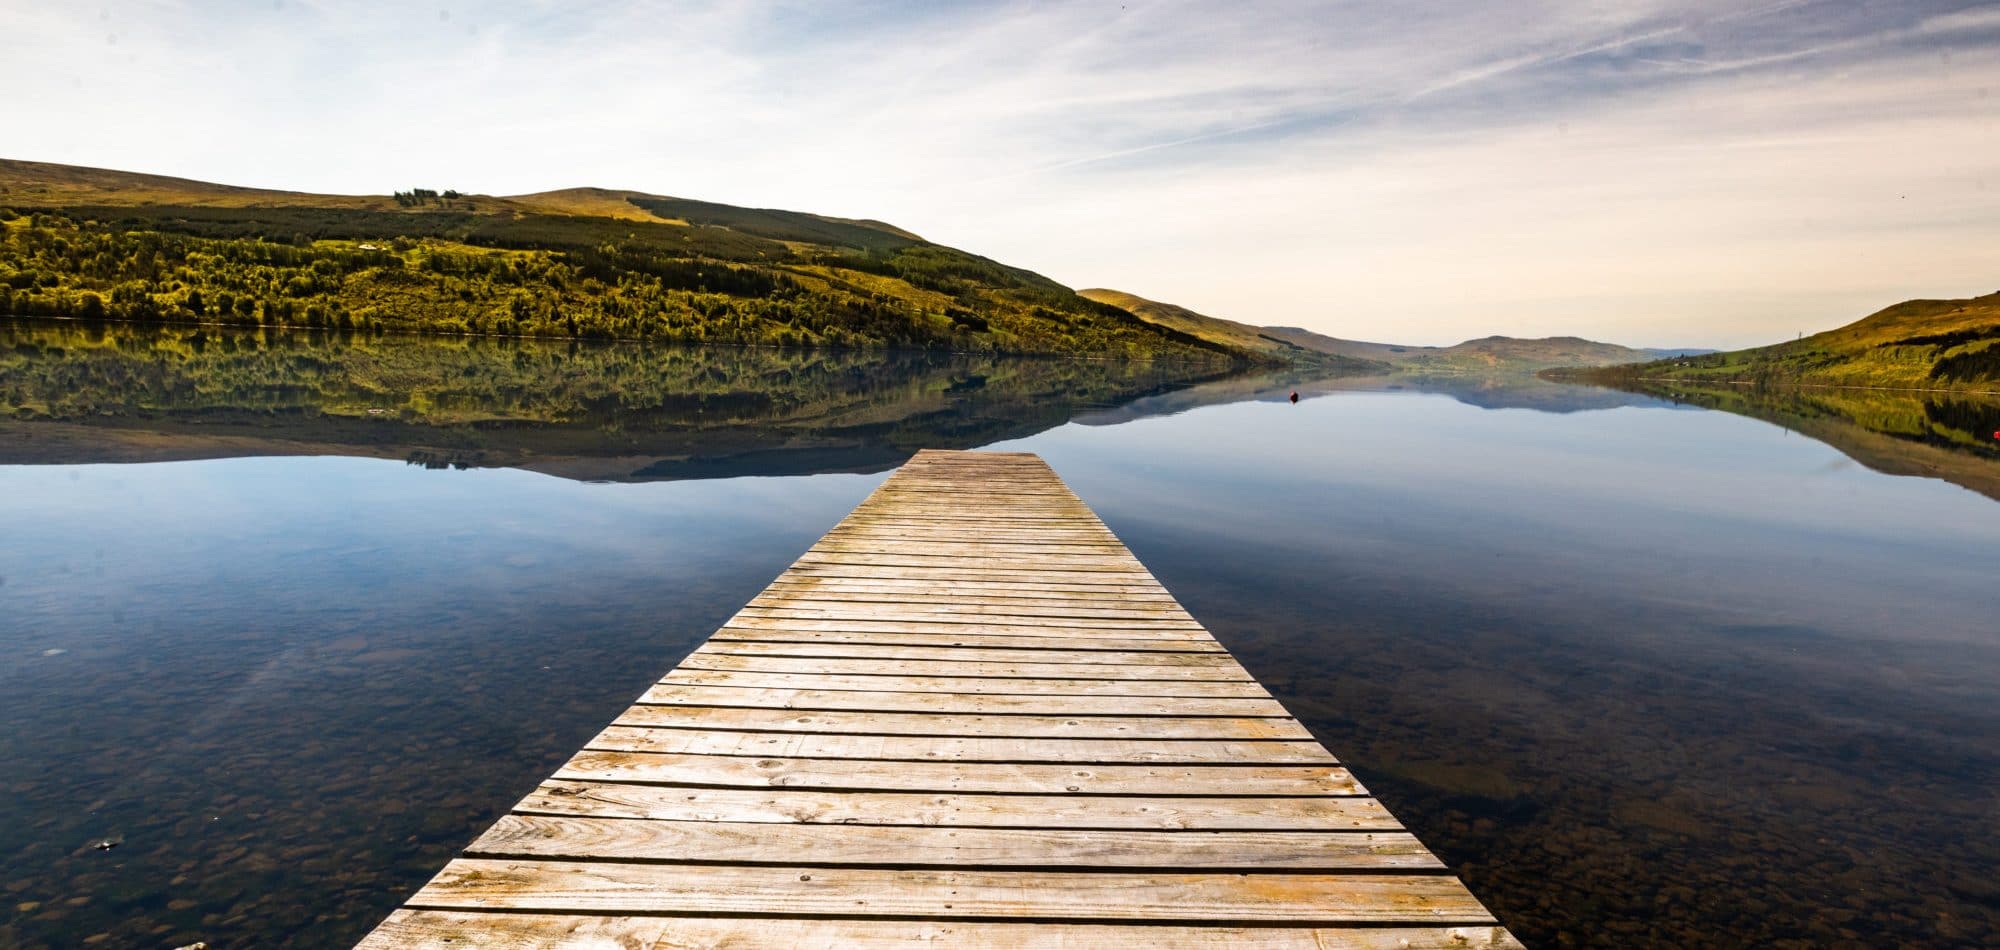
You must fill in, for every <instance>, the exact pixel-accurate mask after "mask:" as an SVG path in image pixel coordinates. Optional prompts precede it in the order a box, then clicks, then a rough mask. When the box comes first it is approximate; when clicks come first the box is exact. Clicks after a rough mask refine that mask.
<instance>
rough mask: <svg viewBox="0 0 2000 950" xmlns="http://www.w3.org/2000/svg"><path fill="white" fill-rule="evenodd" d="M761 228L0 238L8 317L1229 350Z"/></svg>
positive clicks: (435, 221) (464, 222)
mask: <svg viewBox="0 0 2000 950" xmlns="http://www.w3.org/2000/svg"><path fill="white" fill-rule="evenodd" d="M399 194H409V195H411V196H412V198H413V200H431V199H432V198H434V197H435V198H437V199H442V198H443V197H444V195H443V194H442V193H436V192H432V191H430V190H429V189H414V190H413V191H412V192H410V193H399ZM715 207H724V206H715ZM734 210H737V211H741V210H742V209H734ZM757 214H762V215H766V216H767V217H770V219H771V220H769V221H765V220H763V219H756V218H751V219H749V220H747V221H743V222H737V223H739V224H743V225H744V227H745V228H747V230H738V229H736V228H734V227H728V226H724V225H721V224H713V225H691V226H681V225H672V224H662V223H652V222H633V221H622V220H614V219H608V218H588V217H580V216H575V217H573V216H561V215H498V214H474V213H469V212H459V211H428V210H427V211H423V212H419V213H406V212H393V211H366V210H355V209H339V208H205V207H204V208H194V207H185V208H98V207H93V208H68V209H62V210H60V211H57V210H45V211H33V212H28V213H26V214H25V216H18V215H17V216H12V217H11V219H9V220H5V222H4V230H0V235H3V236H4V241H0V310H4V312H5V313H8V314H13V315H19V316H42V317H72V318H83V319H120V320H133V321H140V322H148V323H221V324H229V325H234V326H241V327H251V326H264V327H278V326H296V327H307V328H321V329H338V330H350V331H360V332H369V333H373V332H385V331H392V330H393V331H413V332H442V333H454V334H494V335H506V336H533V337H569V338H597V339H613V338H616V339H641V340H657V341H665V342H676V343H728V344H767V345H779V346H809V347H898V348H927V349H943V350H955V351H969V352H978V351H986V352H1002V351H1004V352H1027V353H1052V354H1091V355H1105V356H1116V357H1127V358H1147V359H1150V358H1169V359H1193V360H1202V361H1218V360H1229V359H1232V358H1234V357H1236V356H1237V354H1234V353H1233V352H1232V351H1228V350H1225V349H1222V348H1219V347H1216V346H1214V345H1212V344H1208V343H1205V342H1203V341H1201V340H1198V339H1196V338H1193V337H1189V336H1186V335H1184V334H1178V333H1174V332H1172V331H1168V330H1165V329H1163V328H1159V327H1155V326H1153V325H1151V324H1146V323H1144V322H1143V321H1140V320H1138V318H1136V317H1133V316H1132V315H1130V314H1128V313H1126V312H1124V311H1122V310H1118V309H1116V308H1112V307H1106V306H1104V305H1101V304H1096V303H1093V302H1091V301H1087V300H1084V299H1083V298H1081V297H1077V296H1076V295H1075V294H1073V293H1071V292H1070V291H1069V290H1068V289H1067V288H1064V287H1062V286H1060V285H1058V284H1056V283H1054V282H1053V281H1049V280H1047V279H1046V278H1042V277H1040V276H1039V275H1035V274H1031V273H1028V272H1026V271H1020V270H1016V269H1013V268H1008V267H1005V266H1004V265H1000V264H998V263H996V262H993V261H989V260H986V259H984V258H979V257H976V256H974V255H970V254H966V253H964V252H961V251H955V250H952V249H949V248H943V247H939V246H936V245H930V244H925V243H922V242H920V241H916V240H914V239H907V238H901V237H896V236H894V235H888V236H887V237H885V238H883V239H881V240H877V239H875V238H873V237H870V238H868V239H867V243H868V244H870V245H871V246H867V247H857V246H846V247H839V246H833V245H805V244H800V243H786V241H787V240H788V239H793V238H796V237H798V236H801V235H804V234H811V235H812V236H815V237H818V238H819V239H821V240H827V241H835V240H842V239H844V238H845V237H846V236H851V235H854V234H857V233H860V232H867V233H868V234H871V235H884V234H886V233H887V232H881V231H876V230H874V229H871V228H868V227H864V226H861V225H854V224H848V223H844V222H839V221H831V220H828V221H823V222H822V221H821V219H816V218H814V219H811V221H809V222H808V223H807V224H804V225H795V224H792V223H788V221H787V219H786V218H785V217H784V216H786V215H789V216H790V217H792V218H805V217H809V216H799V215H792V214H791V213H789V212H758V213H757ZM695 217H699V215H695ZM812 222H820V224H817V225H815V224H813V223H812ZM759 231H763V232H766V233H763V234H760V233H757V232H759Z"/></svg>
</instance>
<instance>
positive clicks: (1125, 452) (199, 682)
mask: <svg viewBox="0 0 2000 950" xmlns="http://www.w3.org/2000/svg"><path fill="white" fill-rule="evenodd" d="M1244 395H1247V393H1246V394H1244ZM1162 398H1163V399H1164V398H1167V397H1162ZM1201 402H1202V400H1200V399H1194V400H1191V401H1190V402H1189V403H1188V404H1189V405H1194V406H1196V408H1191V409H1188V410H1187V411H1183V412H1179V413H1178V414H1173V415H1165V416H1151V417H1146V416H1143V414H1139V413H1132V414H1131V415H1134V416H1138V417H1137V418H1135V419H1133V421H1127V422H1123V423H1122V424H1116V425H1081V424H1075V423H1072V424H1067V425H1062V426H1060V427H1058V428H1054V429H1050V430H1048V431H1045V432H1042V433H1040V434H1038V435H1034V436H1031V437H1028V438H1024V439H1017V440H1014V441H1009V442H1004V443H1000V444H999V445H997V446H996V447H998V448H1005V449H1010V450H1025V451H1034V452H1039V453H1042V454H1043V455H1044V457H1046V458H1047V459H1048V460H1049V462H1050V463H1051V464H1053V465H1054V466H1055V468H1056V470H1057V471H1058V472H1059V473H1060V474H1061V475H1062V476H1063V477H1064V478H1065V479H1067V480H1068V481H1069V482H1070V484H1071V485H1072V487H1074V488H1075V489H1076V491H1077V492H1078V493H1079V494H1080V495H1081V496H1082V497H1083V498H1084V499H1085V500H1086V501H1087V502H1089V503H1090V504H1091V505H1092V506H1093V507H1094V508H1095V509H1096V510H1097V511H1098V512H1099V513H1100V514H1101V515H1102V516H1103V517H1104V519H1105V520H1106V522H1107V523H1109V524H1110V525H1111V527H1112V528H1113V529H1114V530H1115V531H1117V532H1118V534H1119V535H1120V536H1121V537H1122V538H1124V539H1125V540H1126V541H1127V543H1128V544H1130V545H1131V546H1132V548H1133V549H1134V551H1135V552H1136V553H1137V554H1138V555H1139V557H1140V558H1141V559H1142V560H1144V561H1145V562H1146V563H1147V564H1148V565H1149V566H1150V567H1152V568H1153V569H1154V571H1155V572H1156V573H1157V574H1158V575H1159V576H1160V577H1161V579H1162V580H1163V581H1164V582H1165V583H1166V584H1167V585H1168V587H1169V588H1171V589H1172V590H1173V591H1174V592H1175V593H1176V595H1178V596H1179V597H1180V598H1181V599H1182V601H1183V602H1184V603H1185V604H1186V605H1187V606H1188V608H1189V609H1190V610H1192V611H1193V612H1194V613H1195V615H1196V616H1197V617H1199V618H1200V619H1202V620H1203V621H1204V622H1206V623H1207V624H1208V625H1209V626H1210V627H1211V628H1212V629H1213V630H1214V631H1215V633H1216V635H1217V636H1218V637H1219V638H1221V639H1222V640H1223V642H1224V643H1226V644H1227V645H1229V646H1230V647H1231V648H1232V649H1233V650H1234V651H1236V652H1237V653H1238V655H1239V656H1240V657H1241V658H1242V659H1243V661H1244V662H1245V664H1246V666H1248V667H1249V668H1250V669H1251V671H1252V672H1253V673H1255V674H1257V675H1258V676H1259V677H1260V678H1261V679H1263V680H1264V681H1265V683H1266V684H1267V685H1269V686H1270V687H1271V688H1272V689H1273V691H1274V692H1276V693H1278V695H1279V696H1280V698H1281V699H1283V700H1285V702H1286V703H1287V704H1288V705H1289V706H1290V707H1291V708H1292V709H1293V710H1294V711H1295V712H1296V713H1297V714H1298V715H1299V716H1300V717H1301V718H1302V719H1303V720H1305V721H1306V722H1307V723H1308V725H1310V726H1311V727H1312V728H1313V729H1314V730H1315V732H1316V733H1317V734H1318V735H1319V736H1320V737H1321V738H1322V739H1324V740H1325V741H1326V742H1327V743H1328V744H1329V745H1330V747H1331V748H1332V749H1333V750H1334V751H1335V753H1336V754H1339V755H1341V756H1342V757H1343V758H1344V759H1346V760H1348V761H1349V762H1351V763H1352V764H1353V765H1354V767H1355V768H1356V770H1357V771H1358V772H1359V773H1360V774H1361V776H1362V777H1363V779H1364V780H1365V781H1366V782H1367V783H1368V784H1369V785H1370V786H1371V788H1373V789H1374V790H1375V791H1376V792H1377V793H1378V794H1379V795H1381V797H1382V798H1383V799H1384V800H1385V801H1387V803H1388V804H1389V805H1390V807H1391V808H1392V809H1394V810H1395V811H1396V813H1397V814H1398V815H1399V816H1400V817H1401V818H1403V819H1404V821H1405V822H1406V823H1408V824H1409V825H1410V826H1411V827H1412V828H1413V830H1415V831H1416V832H1417V833H1418V834H1419V836H1420V837H1422V838H1423V839H1424V840H1425V841H1426V842H1427V843H1429V844H1431V845H1432V846H1433V847H1434V848H1435V849H1437V850H1438V851H1439V852H1440V853H1441V854H1442V855H1443V856H1444V857H1445V858H1446V859H1447V860H1448V861H1450V862H1452V863H1453V864H1454V865H1456V866H1458V867H1460V868H1462V869H1463V871H1464V872H1465V874H1466V876H1467V879H1468V882H1469V883H1470V884H1471V886H1472V887H1473V890H1474V891H1475V893H1477V894H1479V896H1480V897H1481V898H1482V899H1484V900H1485V901H1486V902H1487V903H1488V904H1489V905H1490V906H1492V907H1493V908H1494V909H1495V911H1496V912H1497V913H1498V914H1499V915H1500V916H1501V918H1502V920H1503V921H1504V922H1506V923H1507V924H1508V925H1509V926H1511V927H1513V928H1514V929H1515V931H1516V932H1517V933H1518V934H1520V935H1521V936H1522V937H1523V938H1524V939H1526V940H1528V941H1529V943H1530V944H1531V945H1541V946H1561V945H1569V944H1592V943H1602V942H1604V941H1606V940H1608V939H1613V938H1624V939H1627V940H1630V941H1634V942H1637V943H1641V944H1644V943H1656V944H1659V945H1689V944H1704V943H1705V944H1716V943H1756V944H1766V943H1771V942H1774V941H1779V940H1784V939H1792V940H1800V941H1808V942H1811V943H1815V944H1822V945H1830V944H1839V943H1843V942H1855V941H1861V942H1867V943H1893V942H1908V943H1920V944H1930V945H1940V946H1944V945H1961V946H1969V945H1975V944H1980V943H1990V942H1993V941H1996V940H2000V887H1996V886H1995V885H1993V884H1992V883H1991V882H1990V875H1991V870H1992V868H1993V867H1995V866H2000V844H1996V843H1995V840H1994V836H1992V835H1991V834H1989V833H1987V832H1986V831H1985V830H1984V829H1988V828H1990V826H1991V822H1992V816H1993V815H1994V814H1996V813H2000V791H1996V789H2000V781H1996V780H2000V687H1996V686H1995V683H1996V682H2000V675H1996V674H2000V632H1996V631H2000V623H1997V622H1996V619H1995V618H1996V616H2000V587H1996V585H1995V583H1994V580H1993V578H1995V577H2000V505H1996V504H1995V503H1994V502H1993V501H1991V500H1989V499H1987V498H1984V497H1981V496H1980V495H1977V494H1974V493H1973V492H1971V491H1968V490H1966V489H1963V488H1959V487H1956V486H1955V485H1952V484H1949V483H1946V482H1942V481H1933V480H1926V479H1917V478H1897V477H1890V476H1886V475H1882V474H1878V473H1876V472H1873V471H1870V470H1868V469H1866V468H1863V467H1861V466H1860V465H1858V464H1855V463H1854V462H1852V461H1849V460H1848V458H1847V457H1846V456H1844V455H1842V454H1841V453H1840V452H1839V451H1836V450H1835V449H1833V448H1831V447H1829V446H1828V445H1827V444H1825V443H1822V442H1819V441H1815V440H1813V439H1809V438H1805V437H1803V436H1800V435H1797V434H1793V433H1788V432H1787V431H1785V430H1784V429H1782V428H1779V427H1776V426H1772V425H1769V424H1766V423H1763V422H1759V421H1756V420H1753V419H1748V418H1744V417H1741V416H1736V415H1729V414H1725V413H1720V412H1708V411H1696V410H1688V409H1678V410H1676V409H1673V408H1670V407H1669V406H1667V405H1666V404H1665V403H1652V402H1648V401H1647V400H1644V399H1633V398H1626V397H1623V396H1621V397H1620V398H1619V399H1616V400H1611V401H1610V402H1609V403H1608V404H1609V405H1611V406H1613V407H1612V408H1603V409H1598V410H1594V411H1581V412H1567V413H1560V414H1558V413H1551V412H1540V411H1533V410H1529V409H1500V410H1489V409H1482V408H1479V407H1477V406H1475V405H1473V404H1471V403H1470V402H1468V401H1463V400H1455V399H1452V398H1449V397H1447V396H1444V395H1438V394H1431V393H1423V392H1415V391H1403V392H1388V391H1381V390H1380V389H1359V390H1354V391H1331V392H1328V393H1326V394H1323V395H1319V394H1311V398H1307V399H1305V400H1304V401H1302V402H1301V403H1299V404H1298V405H1290V404H1286V403H1283V402H1271V401H1249V402H1234V403H1230V402H1226V401H1225V402H1223V403H1222V404H1215V405H1206V406H1202V405H1200V403H1201ZM1620 402H1624V403H1634V402H1636V403H1637V405H1622V406H1620V405H1618V403H1620ZM1168 408H1171V406H1161V407H1156V409H1157V410H1159V411H1163V410H1165V409H1168ZM1097 421H1106V420H1101V419H1100V420H1097ZM902 438H905V439H907V438H908V435H907V433H906V434H904V435H903V436H902ZM882 477H883V476H882V475H880V474H870V475H855V474H833V475H816V476H795V477H782V478H777V477H773V478H727V479H712V480H702V481H659V482H644V483H636V484H593V483H585V482H579V481H571V480H566V479H563V478H557V477H552V476H548V475H543V474H537V473H532V472H526V471H520V470H515V469H505V468H501V469H475V470H471V471H454V470H432V469H426V468H424V467H421V466H418V465H410V464H405V463H402V462H397V461H384V460H379V459H361V458H341V457H294V458H236V459H218V460H204V461H185V462H168V463H150V464H122V465H60V464H52V465H12V466H0V524H4V525H5V543H4V544H0V656H5V657H7V662H5V663H0V792H4V793H5V794H4V798H0V853H6V854H8V855H9V856H10V858H9V861H8V863H7V867H6V869H5V871H4V873H0V888H4V890H5V894H4V895H0V898H4V902H0V944H8V945H16V944H18V945H23V946H68V945H73V944H76V943H78V942H80V941H82V940H84V939H86V938H89V937H91V936H94V935H98V934H107V935H109V936H107V937H105V938H103V939H104V941H107V942H108V945H138V946H146V945H155V944H157V945H161V946H174V945H178V944H184V943H188V942H192V941H194V940H207V941H209V943H210V946H212V947H235V946H249V945H253V944H276V943H291V944H297V945H327V946H337V945H345V944H347V943H350V942H351V941H352V940H353V939H354V938H356V937H357V936H358V935H359V934H360V933H362V932H363V931H365V930H366V929H367V928H368V927H370V926H372V925H373V924H374V923H375V922H376V921H377V920H378V919H379V918H380V917H381V916H382V915H383V914H385V913H386V912H387V911H388V910H389V909H390V908H391V907H393V906H394V905H396V904H397V903H399V902H400V901H401V900H402V899H403V897H404V896H406V894H407V892H408V891H410V890H411V889H413V888H414V887H416V886H417V885H418V884H420V883H421V882H422V881H423V880H424V879H425V878H426V877H428V876H429V874H431V873H432V872H433V871H434V870H435V869H436V868H437V867H438V866H440V865H441V864H442V863H443V862H444V861H445V860H446V859H447V858H448V857H449V856H450V855H451V854H453V853H455V852H456V851H457V850H458V849H459V848H460V847H462V846H463V845H464V843H465V842H466V841H467V840H469V839H470V838H471V837H472V836H473V835H474V834H476V833H477V832H478V830H480V829H481V828H482V827H484V825H485V824H486V823H488V822H490V821H491V820H492V818H493V817H494V816H495V815H497V814H498V813H499V812H500V811H503V810H504V809H505V808H506V807H507V806H509V805H510V804H512V803H513V801H514V800H515V799H517V798H518V797H519V796H520V795H521V794H523V793H524V792H525V791H526V790H527V789H528V788H530V787H532V785H533V784H534V783H535V782H536V781H537V780H539V779H540V778H541V777H543V776H544V775H546V774H547V773H548V772H549V771H551V770H552V769H553V768H554V767H555V766H556V765H557V764H558V763H560V762H561V761H562V760H563V759H564V758H566V757H567V756H568V755H569V753H570V752H571V751H573V750H574V749H575V748H576V747H577V746H579V745H581V743H582V742H583V741H584V740H585V739H586V738H588V737H589V736H590V735H591V734H593V733H594V732H595V731H596V730H597V729H598V728H600V727H601V726H602V724H603V723H604V722H606V721H608V720H609V719H610V718H611V717H612V716H613V715H614V714H615V713H616V712H617V711H618V710H620V709H622V708H623V707H624V706H626V705H627V704H629V703H630V702H631V700H632V699H633V697H634V696H636V695H637V694H638V693H639V692H640V691H641V690H642V689H643V687H644V686H645V685H646V684H647V683H648V682H650V681H651V680H652V679H654V678H656V677H657V676H658V675H660V674H661V673H662V672H664V671H665V670H666V669H667V668H669V667H670V666H671V665H672V664H673V663H675V662H676V661H678V660H679V658H680V657H681V656H682V655H683V654H685V653H686V651H687V650H689V649H691V648H692V647H693V646H694V645H695V644H696V643H698V642H699V641H700V639H701V638H702V637H704V636H706V635H707V633H708V632H709V631H710V630H712V629H713V628H714V627H715V626H716V625H717V624H719V623H720V622H721V620H722V619H723V618H725V617H726V616H728V615H729V614H730V613H731V612H733V611H734V610H735V609H736V608H737V607H738V606H740V605H741V604H742V602H743V601H745V600H747V599H748V598H749V597H750V596H751V595H752V594H754V593H755V592H756V591H757V590H758V589H759V588H761V587H762V586H763V585H764V584H765V583H766V582H768V581H769V580H770V578H771V577H773V576H774V575H776V573H777V572H778V571H780V570H781V569H783V567H784V566H785V565H786V564H788V563H789V562H790V561H791V560H792V559H793V558H794V557H796V556H797V554H798V553H799V552H801V551H803V550H804V549H805V548H806V547H807V546H809V545H810V544H811V543H812V542H813V541H814V540H815V539H817V538H818V537H819V535H820V534H821V533H823V532H824V531H825V530H826V529H827V528H828V527H830V526H831V525H832V524H833V523H834V522H835V521H836V520H838V519H839V518H840V516H841V515H843V514H844V513H845V512H846V511H847V510H848V509H849V508H850V507H852V506H853V505H854V504H855V503H856V502H858V501H859V500H860V499H861V497H862V496H864V495H865V494H866V493H867V492H868V491H869V490H870V489H871V488H872V487H873V486H874V485H875V484H877V483H878V482H879V481H880V479H881V478H882ZM106 843H109V844H111V845H112V847H111V848H109V849H103V850H100V849H99V848H97V847H96V846H97V845H101V844H106Z"/></svg>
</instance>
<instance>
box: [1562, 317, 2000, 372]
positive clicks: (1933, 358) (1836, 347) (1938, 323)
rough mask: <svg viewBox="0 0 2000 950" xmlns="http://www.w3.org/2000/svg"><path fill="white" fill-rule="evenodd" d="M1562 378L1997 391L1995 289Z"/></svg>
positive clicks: (1999, 344) (1999, 326)
mask: <svg viewBox="0 0 2000 950" xmlns="http://www.w3.org/2000/svg"><path fill="white" fill-rule="evenodd" d="M1566 375H1570V376H1573V377H1574V378H1579V379H1584V380H1588V381H1592V382H1607V383H1613V384H1621V385H1622V384H1627V383H1634V382H1667V381H1678V382H1689V383H1730V384H1742V383H1749V384H1756V385H1770V384H1799V383H1803V384H1809V385H1832V386H1865V387H1875V388H1890V389H1939V390H1949V389H1957V390H1969V391H1993V390H1997V389H2000V293H1992V294H1987V295H1985V296H1983V297H1971V298H1966V299H1961V300H1907V301H1904V302H1902V303H1899V304H1896V305H1894V306H1891V307H1887V308H1884V309H1882V310H1878V311H1876V312H1875V313H1872V314H1870V315H1868V316H1866V317H1863V318H1862V319H1860V320H1857V321H1855V322H1853V323H1850V324H1847V325H1846V326H1842V327H1839V328H1836V329H1833V330H1827V331H1825V332H1823V333H1815V334H1813V335H1812V336H1809V337H1804V338H1802V339H1798V340H1790V341H1787V342H1784V343H1776V344H1773V345H1770V346H1759V347H1752V348H1750V349H1746V350H1734V351H1731V352H1727V353H1709V354H1703V355H1698V356H1688V357H1680V358H1670V359H1664V360H1656V361H1652V362H1646V363H1637V364H1635V365H1628V366H1618V367H1614V368H1611V369H1606V370H1601V371H1597V372H1592V373H1575V374H1566Z"/></svg>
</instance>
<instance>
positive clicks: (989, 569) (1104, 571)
mask: <svg viewBox="0 0 2000 950" xmlns="http://www.w3.org/2000/svg"><path fill="white" fill-rule="evenodd" d="M810 565H836V566H839V567H843V568H846V567H898V568H906V569H907V568H928V569H931V570H938V571H970V572H978V573H982V574H985V575H988V576H992V575H995V574H1000V573H1009V574H1015V573H1020V574H1027V575H1029V576H1031V577H1032V576H1037V575H1039V576H1042V577H1048V576H1050V575H1075V574H1100V575H1109V576H1113V577H1118V578H1134V577H1150V576H1151V575H1149V574H1147V573H1145V572H1144V571H1143V570H1140V569H1138V568H1135V567H1133V566H1132V565H1130V564H1122V563H1120V564H1112V563H1104V562H1102V561H1101V560H1083V561H1077V560H1075V559H1070V560H1067V561H1065V562H1063V563H1055V562H1053V561H1051V560H1046V559H1043V558H1036V557H1026V556H1017V557H1004V558H1001V557H952V556H949V555H945V556H939V555H929V554H892V553H881V552H863V551H822V550H817V549H814V550H808V551H806V553H804V554H801V555H799V559H798V560H797V561H795V562H793V564H792V566H793V568H795V569H796V568H799V567H804V566H810ZM905 573H906V574H915V573H917V572H915V571H905Z"/></svg>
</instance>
